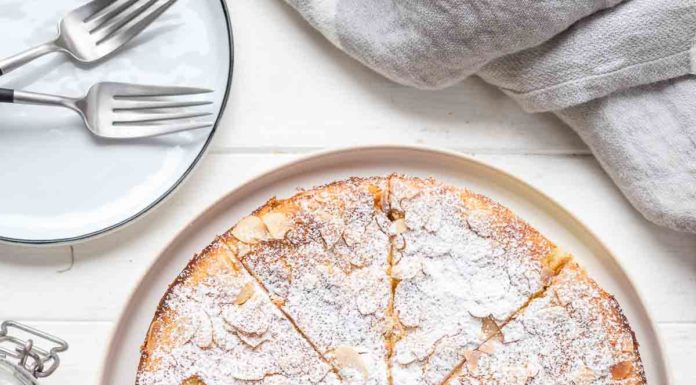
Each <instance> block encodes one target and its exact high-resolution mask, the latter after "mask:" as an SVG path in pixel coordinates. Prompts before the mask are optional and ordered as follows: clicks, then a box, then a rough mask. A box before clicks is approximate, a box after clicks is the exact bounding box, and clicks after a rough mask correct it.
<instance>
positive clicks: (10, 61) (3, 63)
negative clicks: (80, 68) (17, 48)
mask: <svg viewBox="0 0 696 385" xmlns="http://www.w3.org/2000/svg"><path fill="white" fill-rule="evenodd" d="M60 50H61V48H60V47H59V46H58V45H57V44H56V43H55V42H53V41H52V42H49V43H45V44H41V45H39V46H36V47H33V48H29V49H28V50H26V51H24V52H21V53H18V54H16V55H14V56H10V57H8V58H7V59H3V60H0V76H2V75H4V74H6V73H8V72H10V71H14V70H16V69H17V68H19V67H21V66H23V65H25V64H27V63H29V62H30V61H32V60H35V59H37V58H40V57H41V56H43V55H46V54H47V53H51V52H56V51H60Z"/></svg>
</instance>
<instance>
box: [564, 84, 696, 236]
mask: <svg viewBox="0 0 696 385" xmlns="http://www.w3.org/2000/svg"><path fill="white" fill-rule="evenodd" d="M556 115H558V116H559V117H560V118H561V119H562V120H564V121H565V122H566V123H568V124H569V125H570V126H571V127H573V128H574V129H575V131H577V132H578V134H579V135H580V137H581V138H582V139H583V140H584V141H585V142H586V143H587V144H588V145H589V147H590V148H591V149H592V151H593V152H594V153H595V154H596V155H597V159H598V160H599V162H600V163H601V164H602V166H603V167H604V169H605V170H606V171H607V172H608V174H609V175H610V176H611V177H612V179H613V180H614V181H615V182H616V184H617V185H619V186H620V187H621V189H622V190H623V192H624V194H625V195H626V197H627V198H628V200H629V201H630V202H631V203H632V204H633V205H634V206H635V207H636V208H637V209H638V210H639V211H640V212H641V213H642V214H643V215H644V216H645V217H646V218H647V219H649V220H651V221H653V222H655V223H657V224H659V225H663V226H667V227H670V228H673V229H676V230H681V231H689V232H692V233H696V77H693V76H690V77H688V76H687V77H682V78H679V79H673V80H667V81H664V82H660V83H656V84H648V85H644V86H640V87H636V88H631V89H628V90H624V91H619V92H616V93H613V94H611V95H609V96H606V97H603V98H600V99H596V100H592V101H590V102H587V103H584V104H581V105H578V106H573V107H570V108H566V109H564V110H561V111H557V112H556Z"/></svg>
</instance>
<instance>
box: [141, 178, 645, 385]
mask: <svg viewBox="0 0 696 385" xmlns="http://www.w3.org/2000/svg"><path fill="white" fill-rule="evenodd" d="M136 384H137V385H236V384H247V385H251V384H254V385H255V384H259V385H310V384H312V385H314V384H316V385H322V384H345V385H358V384H360V385H362V384H364V385H421V384H424V385H518V384H519V385H546V384H560V385H639V384H645V377H644V373H643V366H642V363H641V361H640V356H639V353H638V343H637V341H636V340H635V337H634V335H633V332H632V331H631V328H630V326H629V325H628V322H627V320H626V318H625V317H624V316H623V313H622V312H621V309H620V307H619V305H618V303H617V302H616V300H615V299H614V298H613V297H612V296H611V295H609V294H607V293H606V292H604V291H603V290H602V289H601V288H600V287H599V286H598V285H597V284H596V283H595V282H594V281H593V280H592V279H591V278H589V277H588V276H587V274H586V273H585V272H584V271H583V270H582V269H581V268H580V267H579V266H578V265H577V264H576V263H575V262H573V261H572V258H571V257H570V256H569V255H567V254H565V253H563V252H561V251H560V250H559V249H558V248H557V247H556V246H555V245H554V244H553V243H552V242H551V241H549V240H547V239H546V238H545V237H543V236H542V235H541V234H539V232H537V231H536V230H535V229H533V228H532V227H531V226H529V225H528V224H527V223H525V222H524V221H522V220H521V219H519V218H517V217H516V216H515V215H514V214H513V213H512V212H510V211H509V210H508V209H506V208H505V207H503V206H501V205H499V204H497V203H495V202H493V201H492V200H490V199H488V198H486V197H484V196H481V195H478V194H475V193H473V192H471V191H469V190H467V189H462V188H456V187H454V186H451V185H447V184H444V183H440V182H438V181H435V180H433V179H421V178H413V177H406V176H402V175H391V176H387V177H372V178H350V179H348V180H344V181H339V182H334V183H331V184H328V185H326V186H321V187H317V188H314V189H311V190H307V191H302V192H300V193H298V194H296V195H295V196H293V197H291V198H289V199H284V200H278V199H275V198H274V199H271V200H270V201H268V202H267V203H266V204H265V205H263V206H262V207H261V208H259V209H257V210H256V211H255V212H253V213H251V214H250V215H249V216H246V217H244V218H242V219H241V220H240V221H239V222H238V223H237V224H236V225H235V226H234V227H232V228H231V229H230V230H229V231H227V232H226V233H225V234H223V235H222V236H221V237H219V238H218V239H217V240H215V241H214V242H213V243H212V244H211V245H210V246H208V247H207V248H206V249H205V250H204V251H203V252H202V253H201V254H199V255H197V256H195V257H194V258H193V260H192V261H191V262H190V263H189V265H188V266H187V267H186V269H185V270H184V271H183V272H182V273H181V275H180V276H179V277H178V278H177V280H176V281H175V282H174V283H173V284H172V286H171V287H170V288H169V290H168V291H167V293H166V294H165V296H164V298H163V299H162V301H161V303H160V306H159V308H158V310H157V312H156V314H155V317H154V319H153V321H152V324H151V326H150V330H149V331H148V333H147V336H146V339H145V343H144V344H143V346H142V356H141V362H140V366H139V369H138V374H137V379H136Z"/></svg>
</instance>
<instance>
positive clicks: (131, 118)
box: [0, 83, 213, 139]
mask: <svg viewBox="0 0 696 385" xmlns="http://www.w3.org/2000/svg"><path fill="white" fill-rule="evenodd" d="M208 92H212V91H211V90H206V89H202V88H188V87H161V86H143V85H136V84H125V83H98V84H95V85H94V86H92V88H90V90H89V92H88V93H87V95H86V96H85V97H83V98H68V97H62V96H53V95H45V94H37V93H32V92H25V91H15V90H10V89H5V88H0V103H18V104H39V105H46V106H60V107H65V108H69V109H71V110H73V111H75V112H77V113H78V114H80V116H81V117H82V120H84V122H85V125H86V126H87V128H88V129H89V130H90V131H91V132H92V133H93V134H94V135H96V136H100V137H105V138H115V139H128V138H144V137H148V136H157V135H164V134H170V133H173V132H179V131H186V130H194V129H198V128H206V127H210V126H212V125H213V123H212V122H201V121H200V120H197V119H196V118H201V117H204V116H210V115H212V113H210V112H203V111H200V110H199V109H197V108H193V107H197V106H204V105H208V104H211V103H212V102H210V101H203V100H195V99H192V98H188V99H187V100H184V99H186V98H184V99H181V98H176V97H181V96H190V95H196V94H204V93H208Z"/></svg>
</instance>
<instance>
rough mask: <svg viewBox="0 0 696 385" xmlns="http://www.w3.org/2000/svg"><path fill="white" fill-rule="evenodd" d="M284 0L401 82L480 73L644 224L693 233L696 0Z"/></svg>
mask: <svg viewBox="0 0 696 385" xmlns="http://www.w3.org/2000/svg"><path fill="white" fill-rule="evenodd" d="M287 1H288V2H289V3H290V4H291V5H292V6H294V7H295V8H296V9H297V10H298V11H299V12H300V13H301V14H302V15H303V16H304V17H305V18H306V19H307V20H308V21H309V22H310V23H311V24H312V25H314V26H315V27H316V28H317V29H318V30H319V31H321V32H322V33H323V34H324V35H325V36H326V37H327V38H328V39H329V40H330V41H332V42H333V43H334V44H335V45H337V46H338V47H339V48H341V49H343V50H344V51H345V52H346V53H348V54H350V55H351V56H353V57H354V58H356V59H357V60H359V61H361V62H362V63H364V64H365V65H367V66H368V67H370V68H372V69H374V70H375V71H377V72H379V73H381V74H382V75H384V76H386V77H388V78H390V79H392V80H394V81H396V82H399V83H401V84H406V85H409V86H414V87H419V88H426V89H428V88H441V87H445V86H449V85H452V84H455V83H457V82H459V81H461V80H463V79H465V78H466V77H468V76H471V75H473V74H477V75H478V76H481V77H482V78H483V79H484V80H485V81H487V82H489V83H491V84H494V85H496V86H498V87H500V88H501V89H502V90H503V91H504V92H505V93H507V94H508V95H510V96H511V97H513V98H514V99H515V100H517V101H518V102H519V103H520V105H521V106H522V107H523V108H524V109H526V110H527V111H530V112H535V111H553V112H554V113H556V114H557V115H558V116H559V117H560V118H561V119H563V120H564V121H565V122H566V123H567V124H569V125H570V126H571V127H573V128H574V129H575V130H576V131H577V132H578V133H579V134H580V136H581V137H582V138H583V139H584V140H585V141H586V142H587V143H588V145H589V146H590V148H591V149H592V151H593V153H594V154H595V156H596V157H597V159H598V160H599V162H600V163H601V164H602V166H603V167H604V168H605V170H607V172H608V173H609V174H610V176H611V177H612V178H613V179H614V181H615V182H616V183H617V184H618V186H619V187H620V188H621V190H622V191H623V192H624V194H625V195H626V196H627V198H628V199H629V200H630V201H631V202H632V203H633V205H634V206H635V207H636V208H637V209H638V210H639V211H641V213H643V215H644V216H645V217H646V218H648V219H649V220H651V221H653V222H655V223H658V224H660V225H664V226H668V227H670V228H673V229H677V230H681V231H690V232H696V84H695V83H696V80H695V79H694V78H693V76H689V75H693V74H696V44H695V43H696V41H695V40H696V0H626V1H623V2H622V1H621V0H519V1H514V2H511V1H509V0H287ZM677 78H678V79H677ZM670 79H675V80H672V81H671V80H670Z"/></svg>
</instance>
